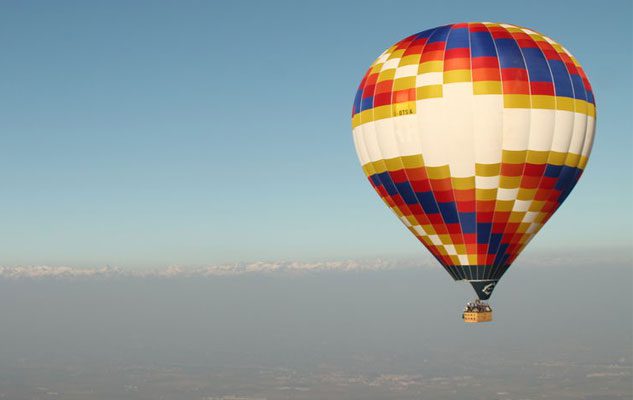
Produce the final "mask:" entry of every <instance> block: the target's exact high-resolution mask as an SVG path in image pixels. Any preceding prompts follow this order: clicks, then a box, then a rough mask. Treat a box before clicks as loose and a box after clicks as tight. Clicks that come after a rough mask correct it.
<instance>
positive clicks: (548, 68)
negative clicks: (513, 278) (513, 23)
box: [511, 28, 556, 262]
mask: <svg viewBox="0 0 633 400" xmlns="http://www.w3.org/2000/svg"><path fill="white" fill-rule="evenodd" d="M521 29H525V28H521ZM524 33H525V32H524ZM528 36H529V35H528ZM529 37H530V40H531V41H532V42H533V43H534V44H535V45H536V49H538V51H540V52H541V55H542V56H543V59H544V60H545V65H547V70H548V71H549V74H550V78H551V79H552V86H553V87H554V102H556V98H555V97H556V88H555V86H554V74H553V72H552V68H551V67H550V65H549V62H548V61H547V57H546V56H545V53H544V52H543V50H542V49H541V48H540V47H539V46H538V43H536V41H535V40H534V39H533V38H532V37H531V36H529ZM519 49H520V50H521V53H523V50H522V49H521V48H520V47H519ZM528 79H529V71H528ZM530 83H531V81H530ZM530 93H531V85H530ZM554 104H556V103H554ZM553 112H554V118H553V122H552V124H553V126H552V137H551V140H550V144H549V150H548V152H547V153H548V155H547V159H546V160H545V169H547V165H548V161H549V158H550V155H551V152H552V144H553V142H554V136H555V134H556V109H554V110H553ZM528 151H529V146H528ZM526 163H527V157H526ZM545 169H544V170H543V174H542V175H541V177H540V179H539V181H538V183H537V185H536V190H538V187H539V186H540V184H541V182H542V181H543V178H544V177H545ZM524 173H525V171H524ZM533 201H534V199H532V202H533ZM528 212H529V209H528ZM537 232H538V231H537ZM535 234H536V232H534V235H535ZM523 235H525V233H524V234H523ZM534 235H531V237H530V238H528V239H527V241H526V242H525V243H524V244H523V245H521V246H520V247H519V248H518V251H517V252H516V254H515V255H514V256H513V257H511V260H512V262H514V260H515V259H516V257H517V256H518V255H519V253H520V252H521V251H523V249H524V248H525V246H526V245H527V243H529V240H531V239H532V238H533V237H534Z"/></svg>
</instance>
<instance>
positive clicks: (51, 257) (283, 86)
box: [0, 1, 633, 267]
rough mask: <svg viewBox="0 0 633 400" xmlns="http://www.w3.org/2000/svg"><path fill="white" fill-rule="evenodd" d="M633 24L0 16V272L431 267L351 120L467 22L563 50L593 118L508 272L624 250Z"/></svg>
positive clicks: (89, 8) (579, 15)
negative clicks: (572, 168)
mask: <svg viewBox="0 0 633 400" xmlns="http://www.w3.org/2000/svg"><path fill="white" fill-rule="evenodd" d="M516 4H518V3H516ZM597 7H599V8H597ZM632 11H633V10H632V9H631V3H630V2H629V1H620V2H617V1H612V2H605V3H596V2H583V1H576V2H573V3H570V2H550V1H547V2H546V1H533V2H530V4H529V5H527V4H526V5H522V6H518V5H515V6H510V3H508V2H507V1H498V2H470V1H462V2H458V1H456V2H452V3H451V4H450V5H446V4H442V3H441V2H421V1H412V2H407V1H401V2H397V3H390V2H369V1H363V2H312V3H307V2H290V1H289V2H272V1H271V2H254V1H253V2H239V1H236V2H228V3H226V2H225V3H222V4H221V5H220V3H216V2H211V1H208V2H203V1H169V2H165V1H151V2H150V1H134V2H129V1H108V2H97V1H75V2H68V1H55V2H47V1H40V2H32V1H4V2H2V3H1V4H0V48H1V49H2V57H1V59H0V71H1V74H0V110H1V111H0V130H1V134H0V181H1V182H2V196H0V207H1V209H2V210H3V213H2V222H1V223H0V254H2V260H0V264H3V265H15V264H50V265H71V266H75V265H76V266H98V265H104V264H112V265H120V266H125V267H143V266H152V265H155V266H161V265H170V264H182V265H189V264H192V265H193V264H208V263H219V262H227V261H248V260H257V259H319V258H348V257H350V258H353V257H372V256H379V255H380V256H383V255H386V256H396V255H400V254H402V255H411V254H416V253H422V252H424V251H426V250H425V249H423V248H422V246H421V245H419V244H418V242H417V241H416V240H415V238H413V237H412V236H410V234H409V233H408V231H406V229H405V228H404V227H403V226H402V225H401V224H400V223H399V222H398V221H397V220H396V219H395V218H394V217H393V216H392V214H391V213H390V212H389V211H388V210H387V209H386V207H385V206H384V205H383V203H382V202H381V201H380V200H379V199H378V197H377V196H376V195H375V193H374V192H373V190H372V189H371V187H370V186H369V184H368V183H367V182H366V181H365V178H364V176H363V173H362V171H361V169H360V167H359V165H358V161H357V158H356V155H355V152H354V147H353V144H352V136H351V127H350V110H351V105H352V101H353V97H354V94H355V90H356V87H357V85H358V82H359V81H360V79H361V77H362V75H363V73H364V72H365V70H366V68H367V67H368V66H369V64H370V63H371V62H372V61H373V59H374V58H375V57H377V56H378V55H379V54H380V53H381V52H382V51H383V50H384V49H385V48H387V47H388V46H390V45H391V44H392V43H394V42H396V41H397V40H399V39H401V38H403V37H404V36H406V35H409V34H411V33H414V32H418V31H420V30H423V29H426V28H429V27H434V26H437V25H441V24H445V23H451V22H460V21H479V20H483V21H499V22H509V23H513V24H518V25H523V26H527V27H530V28H532V29H535V30H538V31H541V32H543V33H545V34H547V35H549V36H551V37H552V38H554V39H556V40H557V41H559V42H561V43H563V44H564V45H565V46H566V47H567V48H568V49H569V50H570V51H571V52H572V53H573V54H574V55H575V56H576V57H577V58H578V59H579V60H580V62H581V63H582V65H583V66H584V68H585V71H586V72H587V74H588V76H589V79H590V81H591V82H592V85H593V87H594V90H595V93H596V100H597V104H598V128H597V134H596V141H595V144H594V151H593V154H592V157H591V160H590V162H589V165H588V169H587V171H586V173H585V175H584V176H583V179H582V180H581V181H580V183H579V185H578V186H577V187H576V189H575V190H574V193H573V194H572V195H571V196H570V198H569V199H568V200H567V202H566V203H565V204H564V206H563V207H562V208H561V209H560V210H559V211H558V213H557V214H556V215H555V216H554V217H553V218H552V220H551V221H550V222H549V223H548V225H547V226H546V227H545V228H544V229H543V230H542V231H541V232H540V234H539V237H537V238H536V239H535V240H533V241H532V243H531V244H530V246H529V248H528V249H527V250H526V251H525V252H524V254H523V255H522V256H521V257H520V258H519V261H518V262H520V260H521V259H522V258H523V257H529V254H534V253H536V252H542V251H547V250H549V249H553V248H556V249H560V248H568V249H569V251H570V252H574V251H575V250H577V249H579V248H583V249H586V248H595V250H596V251H597V252H605V253H607V252H613V251H630V250H626V248H627V246H630V245H631V241H632V240H633V234H632V228H631V223H632V220H633V216H632V213H631V203H632V201H633V194H632V192H633V191H632V179H633V177H632V170H633V168H632V164H631V155H632V154H631V153H632V149H633V143H632V139H631V137H632V132H633V124H632V119H631V106H632V104H631V93H632V90H633V85H632V78H631V70H632V68H633V62H632V53H633V46H632V39H631V38H632V28H631V14H632Z"/></svg>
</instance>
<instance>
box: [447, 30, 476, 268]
mask: <svg viewBox="0 0 633 400" xmlns="http://www.w3.org/2000/svg"><path fill="white" fill-rule="evenodd" d="M453 26H454V25H451V28H450V29H449V31H448V33H447V34H446V40H445V42H444V55H443V59H442V70H444V68H445V66H446V65H445V64H446V47H447V46H448V39H449V38H450V36H451V32H453V30H454V29H453ZM469 51H470V50H469ZM443 75H444V72H442V86H444V80H443V79H444V78H443ZM442 96H444V93H442ZM447 117H450V116H447V115H446V114H444V118H447ZM450 158H451V159H452V158H453V154H452V152H451V157H450ZM450 168H451V163H450V161H449V163H448V171H449V181H450V183H451V193H452V194H453V205H454V206H455V213H456V214H457V225H458V226H459V234H460V235H461V237H462V243H463V246H464V248H465V247H466V238H465V237H464V229H463V227H462V221H461V218H460V216H459V209H458V208H457V197H456V196H455V188H454V187H453V179H452V173H451V169H450ZM445 225H446V223H445ZM449 236H450V232H449ZM452 242H453V240H452V237H451V243H452ZM453 247H455V243H453ZM455 252H456V253H457V251H455ZM466 258H468V252H467V251H466ZM457 259H458V260H459V254H457ZM459 265H460V266H463V263H462V262H461V260H459ZM466 265H470V261H469V262H468V263H467V264H466ZM468 272H469V273H468V275H470V276H471V278H472V274H471V271H470V270H469V271H468Z"/></svg>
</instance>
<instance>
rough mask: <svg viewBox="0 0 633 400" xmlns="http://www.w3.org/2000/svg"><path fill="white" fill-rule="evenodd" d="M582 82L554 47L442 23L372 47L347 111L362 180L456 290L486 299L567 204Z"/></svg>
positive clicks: (582, 126)
mask: <svg viewBox="0 0 633 400" xmlns="http://www.w3.org/2000/svg"><path fill="white" fill-rule="evenodd" d="M595 118H596V109H595V102H594V96H593V92H592V89H591V85H590V84H589V81H588V79H587V77H586V75H585V73H584V71H583V69H582V67H581V66H580V64H579V63H578V61H576V59H575V58H574V57H573V56H572V55H571V53H570V52H569V51H568V50H567V49H565V48H564V47H563V46H562V45H560V44H558V43H557V42H555V41H554V40H552V39H550V38H549V37H547V36H545V35H543V34H540V33H538V32H536V31H533V30H530V29H527V28H523V27H519V26H515V25H510V24H501V23H489V22H483V23H479V22H473V23H459V24H452V25H445V26H440V27H437V28H433V29H429V30H425V31H423V32H420V33H416V34H414V35H412V36H409V37H407V38H405V39H403V40H401V41H399V42H398V43H396V44H394V45H393V46H391V47H390V48H389V49H387V50H386V51H385V52H383V53H382V54H381V55H380V56H379V57H378V58H377V59H376V61H374V63H373V64H372V65H371V67H370V68H369V70H368V71H367V73H366V74H365V76H364V77H363V79H362V81H361V83H360V86H359V88H358V92H357V93H356V97H355V99H354V106H353V110H352V130H353V136H354V144H355V147H356V152H357V154H358V158H359V160H360V163H361V165H362V168H363V171H364V172H365V174H366V176H367V178H368V179H369V182H370V183H371V185H372V186H373V188H374V189H375V190H376V192H378V194H379V195H380V197H381V198H382V200H383V201H384V202H385V203H386V204H387V206H389V208H391V210H392V211H393V212H394V213H395V214H396V216H397V217H398V218H399V219H400V220H401V221H402V223H404V225H405V226H406V227H407V228H408V229H409V230H410V231H411V233H413V234H414V235H415V237H416V238H417V239H418V240H419V241H420V242H422V244H423V245H424V246H425V247H426V248H427V249H428V250H429V251H430V252H431V254H433V256H435V258H436V259H437V260H438V261H439V262H440V264H441V265H442V266H443V267H444V269H445V270H446V271H447V272H448V273H449V274H450V276H451V277H452V278H453V279H454V280H456V281H467V282H469V283H470V284H471V285H472V286H473V288H474V289H475V292H476V294H477V297H478V299H477V300H476V301H475V302H473V303H469V304H468V305H467V308H466V309H465V313H464V320H465V321H467V322H479V321H486V320H490V319H491V309H490V307H489V305H487V304H486V303H485V302H484V300H487V299H488V298H489V297H490V295H491V294H492V291H493V289H494V288H495V286H496V285H497V283H498V282H499V279H501V277H502V276H503V274H504V273H505V272H506V271H507V270H508V268H509V267H510V265H512V263H513V261H514V260H515V259H516V257H517V256H518V255H519V254H520V253H521V251H522V250H523V249H524V248H525V246H526V245H527V244H528V243H529V242H530V240H531V239H532V238H533V237H534V235H536V234H537V233H538V231H539V230H540V229H541V228H542V227H543V225H544V224H545V223H546V222H547V221H548V220H549V219H550V218H551V216H552V214H553V213H554V212H555V211H556V210H557V209H558V207H560V205H561V204H562V203H563V201H565V199H566V198H567V196H568V195H569V193H570V192H571V190H572V189H573V188H574V186H575V185H576V182H577V181H578V179H579V178H580V176H581V175H582V172H583V169H584V168H585V166H586V164H587V159H588V157H589V153H590V151H591V146H592V142H593V136H594V129H595Z"/></svg>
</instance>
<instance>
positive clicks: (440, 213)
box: [416, 25, 464, 279]
mask: <svg viewBox="0 0 633 400" xmlns="http://www.w3.org/2000/svg"><path fill="white" fill-rule="evenodd" d="M444 26H449V25H444ZM444 26H441V27H437V28H435V29H434V30H433V32H432V33H431V34H430V35H429V37H428V39H427V42H426V43H425V44H424V48H423V49H422V52H421V53H420V61H421V60H422V56H423V54H424V50H425V49H426V46H427V44H428V41H429V40H430V39H431V38H432V37H433V36H434V35H435V34H436V32H437V30H438V29H440V28H442V27H444ZM447 37H448V34H447ZM444 48H445V49H446V45H444ZM422 103H423V102H422ZM416 121H417V126H418V128H419V127H420V126H421V121H420V113H418V112H417V99H416ZM417 132H418V135H419V132H420V129H418V130H417ZM423 150H424V149H422V154H421V155H422V159H423V160H424V153H423ZM422 168H424V173H425V175H426V177H427V180H428V181H429V187H430V190H429V192H430V194H431V196H432V197H433V203H434V204H435V207H436V208H437V214H438V215H439V217H440V218H441V219H442V225H444V226H445V227H446V221H444V216H443V215H442V212H441V211H440V206H439V203H438V202H437V198H436V197H435V192H434V190H433V186H432V185H431V178H430V177H429V174H428V169H427V165H426V161H424V162H423V166H422ZM416 198H417V196H416ZM418 203H419V204H420V207H422V203H421V202H420V199H418ZM422 210H423V211H424V208H422ZM424 213H425V214H426V211H425V212H424ZM429 225H431V226H432V227H433V229H434V230H435V226H434V224H433V223H431V221H430V220H429ZM436 236H438V237H439V235H437V232H436ZM442 246H444V244H442ZM433 247H434V248H435V249H437V245H435V244H433ZM436 258H437V259H438V261H440V260H441V258H440V257H437V256H436ZM448 258H449V259H450V257H448ZM440 264H441V265H442V266H443V267H445V268H446V269H448V267H449V266H450V264H449V263H446V262H445V261H440ZM455 271H456V273H457V275H458V276H459V278H461V279H464V277H463V276H462V274H461V271H459V269H457V268H456V269H455Z"/></svg>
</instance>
